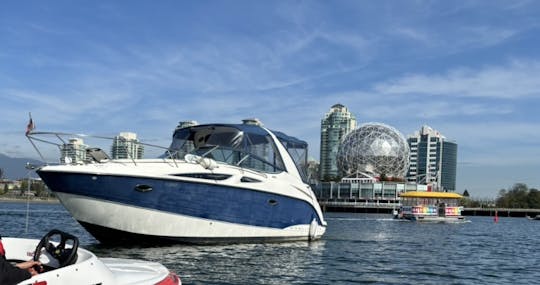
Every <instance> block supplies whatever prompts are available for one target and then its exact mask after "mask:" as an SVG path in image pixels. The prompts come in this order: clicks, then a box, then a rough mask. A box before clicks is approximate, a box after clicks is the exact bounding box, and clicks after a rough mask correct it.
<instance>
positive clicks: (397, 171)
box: [337, 123, 409, 177]
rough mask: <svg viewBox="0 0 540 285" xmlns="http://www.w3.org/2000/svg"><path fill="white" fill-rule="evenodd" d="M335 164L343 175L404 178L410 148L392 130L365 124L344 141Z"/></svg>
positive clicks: (378, 124) (394, 130) (400, 135)
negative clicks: (364, 174) (363, 174)
mask: <svg viewBox="0 0 540 285" xmlns="http://www.w3.org/2000/svg"><path fill="white" fill-rule="evenodd" d="M337 164H338V168H339V169H340V170H341V171H342V172H343V173H344V174H345V175H351V174H354V173H358V172H364V173H368V174H371V175H375V176H380V175H382V174H384V175H386V176H392V177H404V176H405V174H406V171H407V169H408V168H409V145H408V144H407V141H406V140H405V138H404V137H403V135H402V134H401V133H400V132H399V131H398V130H396V129H395V128H393V127H391V126H388V125H385V124H381V123H366V124H363V125H362V126H360V127H359V128H358V129H356V130H354V131H352V132H350V133H349V134H348V135H347V136H345V137H344V138H343V141H342V142H341V145H340V147H339V150H338V154H337Z"/></svg>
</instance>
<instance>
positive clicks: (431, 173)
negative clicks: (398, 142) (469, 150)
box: [407, 126, 457, 191]
mask: <svg viewBox="0 0 540 285" xmlns="http://www.w3.org/2000/svg"><path fill="white" fill-rule="evenodd" d="M407 141H408V143H409V149H410V151H411V155H410V164H409V170H408V171H407V180H408V181H409V182H416V183H420V184H428V185H431V186H432V187H433V188H435V190H437V191H455V190H456V168H457V144H456V143H455V142H451V141H448V140H447V139H446V137H445V136H443V135H442V134H441V133H439V132H438V131H436V130H434V129H432V128H431V127H429V126H422V128H421V129H420V131H417V132H415V133H414V134H413V135H410V136H409V137H408V139H407Z"/></svg>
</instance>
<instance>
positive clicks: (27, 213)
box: [24, 162, 36, 235]
mask: <svg viewBox="0 0 540 285" xmlns="http://www.w3.org/2000/svg"><path fill="white" fill-rule="evenodd" d="M25 168H26V169H28V181H27V184H28V186H27V188H26V226H25V230H24V233H25V234H26V235H28V220H29V218H30V174H31V173H32V171H33V170H34V169H36V166H35V165H33V164H30V162H27V163H26V167H25Z"/></svg>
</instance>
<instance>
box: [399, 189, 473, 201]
mask: <svg viewBox="0 0 540 285" xmlns="http://www.w3.org/2000/svg"><path fill="white" fill-rule="evenodd" d="M399 196H400V197H402V198H437V199H461V198H463V196H461V195H459V194H458V193H453V192H427V191H409V192H404V193H401V194H400V195H399Z"/></svg>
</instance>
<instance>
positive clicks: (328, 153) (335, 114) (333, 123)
mask: <svg viewBox="0 0 540 285" xmlns="http://www.w3.org/2000/svg"><path fill="white" fill-rule="evenodd" d="M355 128H356V118H355V117H354V115H353V114H351V112H349V110H348V109H347V108H346V107H345V106H343V105H341V104H336V105H334V106H332V107H331V108H330V111H329V112H328V113H326V115H325V116H324V118H323V119H322V120H321V154H320V160H321V163H320V166H319V170H320V179H321V181H333V180H336V179H339V169H338V166H337V153H338V150H339V146H340V144H341V140H342V139H343V138H344V137H345V135H347V134H348V133H349V132H350V131H352V130H354V129H355Z"/></svg>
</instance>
